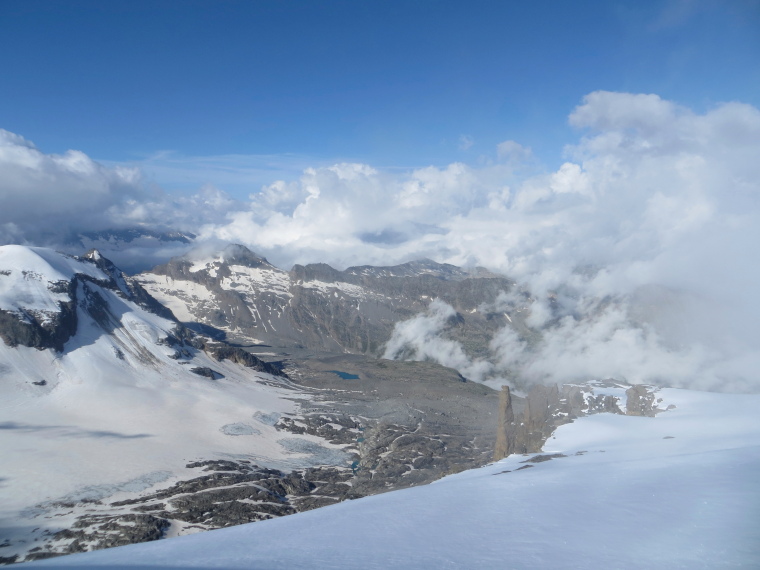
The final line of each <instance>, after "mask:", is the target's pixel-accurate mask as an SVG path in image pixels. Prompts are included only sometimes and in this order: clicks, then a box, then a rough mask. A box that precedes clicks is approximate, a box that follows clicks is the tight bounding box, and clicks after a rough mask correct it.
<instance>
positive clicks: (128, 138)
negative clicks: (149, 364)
mask: <svg viewBox="0 0 760 570" xmlns="http://www.w3.org/2000/svg"><path fill="white" fill-rule="evenodd" d="M0 49H1V50H2V53H3V54H4V55H3V57H2V60H0V61H1V62H2V63H0V76H2V78H3V79H2V83H3V88H2V89H0V127H2V128H5V129H6V130H9V131H11V132H14V133H17V134H20V135H22V136H24V137H25V138H27V139H28V140H31V141H33V142H34V143H35V144H36V145H37V146H38V147H39V148H40V149H41V150H43V151H44V152H49V153H61V152H64V151H66V150H67V149H70V148H73V149H77V150H81V151H83V152H85V153H86V154H88V155H89V156H91V157H93V158H95V159H98V160H104V161H119V162H121V161H127V162H129V161H141V160H145V159H146V158H148V157H156V156H159V157H161V156H174V157H175V158H176V157H213V156H222V155H259V156H260V158H259V159H257V160H256V161H255V163H256V164H257V165H258V166H260V167H261V169H262V170H263V173H257V174H256V175H255V176H254V178H255V177H256V176H259V177H261V179H262V180H261V181H262V182H267V180H264V178H266V177H267V176H268V173H267V169H271V170H272V171H273V173H272V176H274V177H276V175H278V174H280V173H281V171H282V172H287V171H288V170H289V169H290V170H293V171H294V172H295V171H300V169H302V168H303V167H304V166H306V165H308V164H320V163H322V162H324V163H332V162H336V161H361V162H366V163H370V164H372V165H374V166H377V167H381V168H393V167H419V166H426V165H437V166H443V165H446V164H448V163H451V162H453V161H463V162H465V163H476V162H477V160H478V159H479V157H481V156H483V155H492V154H493V153H494V149H495V145H496V144H497V143H499V142H501V141H504V140H516V141H518V142H519V143H520V144H522V145H524V146H528V147H531V148H532V149H533V152H534V154H535V155H536V156H537V157H538V158H539V159H540V160H541V161H542V162H543V163H544V164H546V165H547V166H549V167H552V168H553V167H556V166H558V165H559V164H560V159H561V153H562V148H563V146H564V145H565V144H567V143H568V142H572V140H573V139H574V138H575V135H574V134H573V133H572V132H571V130H570V128H569V127H568V126H567V116H568V114H569V113H570V112H571V111H572V109H573V108H574V107H575V106H576V105H578V104H579V103H580V101H581V99H582V97H583V96H584V95H586V94H587V93H590V92H592V91H595V90H600V89H602V90H609V91H625V92H633V93H656V94H658V95H660V96H661V97H662V98H664V99H668V100H673V101H676V102H678V103H680V104H683V105H686V106H687V107H690V108H692V109H694V110H695V111H704V110H705V109H709V108H710V107H712V106H714V105H715V104H717V103H719V102H725V101H733V100H738V101H743V102H747V103H751V104H754V105H758V103H760V4H759V3H758V2H756V1H753V0H746V1H745V0H732V1H717V0H715V1H712V0H693V1H690V0H667V1H644V2H642V1H614V0H613V1H579V2H564V1H546V0H542V1H537V2H510V1H479V0H475V1H467V2H461V1H459V2H454V1H448V0H425V1H419V0H407V1H397V0H388V1H382V2H380V1H378V2H369V1H356V0H352V1H337V0H336V1H324V2H315V1H295V0H293V1H274V0H272V1H251V2H237V1H224V0H220V1H216V2H211V1H196V0H186V1H182V2H167V1H157V2H156V1H154V2H145V1H140V0H129V1H122V0H109V1H108V2H93V1H75V0H74V1H67V2H57V1H40V0H21V1H18V0H3V1H2V2H0ZM162 152H163V153H172V154H164V155H161V154H158V153H162ZM185 167H186V168H187V166H185ZM173 175H176V172H175V173H173V174H172V173H164V174H158V176H159V179H161V178H162V177H163V180H161V181H163V182H164V183H165V184H167V185H168V186H169V187H172V186H178V187H181V186H182V184H181V180H180V181H179V184H175V183H176V182H177V180H174V181H173V180H170V178H172V176H173ZM201 177H202V175H201ZM196 182H197V181H196V180H194V179H192V178H190V179H188V181H187V186H188V188H185V189H186V190H190V189H192V188H191V187H193V186H197V184H196ZM208 182H211V183H215V184H216V185H218V186H220V187H224V180H219V181H214V180H208ZM228 190H229V191H232V192H238V193H240V191H241V189H240V188H238V187H236V186H235V184H234V183H232V182H230V188H229V189H228Z"/></svg>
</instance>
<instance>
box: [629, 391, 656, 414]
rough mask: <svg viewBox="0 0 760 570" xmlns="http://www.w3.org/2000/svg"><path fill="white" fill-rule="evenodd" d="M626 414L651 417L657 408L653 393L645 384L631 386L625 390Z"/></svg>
mask: <svg viewBox="0 0 760 570" xmlns="http://www.w3.org/2000/svg"><path fill="white" fill-rule="evenodd" d="M625 395H626V398H627V401H626V412H625V413H626V414H627V415H629V416H646V417H650V418H653V417H654V416H655V415H656V414H657V412H658V410H657V403H656V402H655V395H654V393H652V392H651V391H648V390H647V388H646V386H641V385H638V386H631V387H630V388H628V390H626V392H625Z"/></svg>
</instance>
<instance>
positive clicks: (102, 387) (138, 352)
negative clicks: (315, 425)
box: [0, 246, 343, 557]
mask: <svg viewBox="0 0 760 570" xmlns="http://www.w3.org/2000/svg"><path fill="white" fill-rule="evenodd" d="M76 273H84V274H87V275H89V276H90V277H93V278H95V279H98V280H103V281H105V280H107V276H106V275H105V274H103V273H102V272H101V271H100V270H99V269H97V267H95V266H94V265H93V264H91V263H87V262H84V261H79V260H76V259H74V258H71V257H65V256H62V255H59V254H57V253H55V252H52V251H50V250H45V249H38V248H26V247H21V246H5V247H1V248H0V308H4V309H5V310H9V311H13V312H16V311H32V310H35V311H38V312H40V311H47V312H50V313H52V312H54V311H57V310H60V309H59V306H58V302H59V301H67V300H68V296H67V295H64V294H62V293H58V292H56V291H57V289H56V288H55V287H54V288H53V290H51V288H50V284H55V283H58V282H64V283H68V282H69V280H70V279H71V278H72V277H73V276H74V275H75V274H76ZM88 287H89V289H90V290H91V291H93V292H97V293H98V295H99V296H100V298H101V299H102V301H103V303H105V305H107V309H108V314H109V315H111V316H112V317H113V319H117V320H118V326H116V324H115V323H114V326H113V327H110V328H104V326H103V325H102V324H98V323H97V322H95V320H94V319H93V318H92V316H91V315H90V314H89V313H88V312H87V311H85V310H84V309H83V308H82V306H81V305H79V306H78V308H77V311H78V313H77V314H78V319H77V320H78V325H77V332H76V335H74V336H72V337H71V338H70V339H69V340H68V341H67V342H66V344H65V347H64V350H63V351H62V352H60V353H59V352H55V351H53V350H49V349H48V350H37V349H35V348H29V347H25V346H18V347H15V348H12V347H9V346H7V345H6V344H5V343H4V342H2V341H0V545H4V546H0V557H2V556H9V555H11V554H13V552H11V550H14V549H17V548H19V547H21V546H23V547H24V548H26V549H28V548H30V547H32V546H34V544H33V542H30V541H32V540H33V538H30V537H34V536H38V535H39V534H37V535H35V534H34V533H35V532H36V531H35V530H33V529H36V530H37V531H40V532H43V531H45V530H46V529H51V530H52V531H53V532H55V531H56V530H60V529H61V528H66V527H67V526H68V525H70V524H72V523H73V521H74V518H75V517H76V516H78V515H82V514H83V512H82V509H83V508H84V507H82V506H81V505H79V506H77V507H76V508H75V509H74V510H72V509H69V508H68V507H62V506H61V505H66V504H68V503H77V502H82V501H90V502H94V501H101V500H104V501H105V502H106V503H110V502H112V501H118V500H122V499H125V498H130V497H134V496H135V495H136V494H137V493H140V492H141V491H145V490H147V489H149V488H152V487H155V486H156V485H163V486H168V485H170V484H172V483H173V482H175V481H177V480H178V479H180V478H185V479H186V478H188V477H189V475H188V473H187V469H186V468H185V465H186V464H187V463H188V462H191V461H196V460H199V459H201V460H204V459H220V458H227V459H229V458H233V459H246V460H250V461H253V462H254V463H256V464H258V465H261V466H266V467H274V468H278V469H285V470H290V469H293V468H296V467H304V466H311V465H313V464H314V463H315V462H316V463H321V462H323V461H324V457H325V456H326V455H327V456H329V457H331V458H333V459H335V458H337V461H338V462H340V460H341V459H343V457H342V455H341V452H340V451H339V450H338V449H337V448H335V446H330V444H328V443H326V442H324V441H323V440H319V439H318V438H316V437H314V436H310V435H307V434H304V435H294V434H289V435H287V436H285V435H283V434H282V433H280V432H279V431H277V430H276V429H275V427H274V426H273V422H271V421H269V422H263V421H258V420H257V417H264V418H269V417H279V415H280V414H283V413H295V412H296V410H297V404H296V403H295V402H294V401H293V399H294V398H295V397H297V396H298V395H299V392H298V391H297V390H294V389H293V387H292V386H289V385H288V382H287V381H286V380H283V379H278V378H273V377H270V376H269V375H266V374H261V373H258V372H254V371H252V370H250V369H246V368H244V367H242V366H240V365H238V364H234V363H232V362H230V361H228V360H224V361H222V362H218V361H216V360H215V359H213V358H211V357H210V356H209V355H207V354H206V353H205V352H203V351H201V350H195V349H192V350H190V351H186V352H187V354H186V355H185V356H178V355H177V354H175V349H174V348H172V347H170V346H168V345H167V344H166V343H165V342H163V339H166V337H167V335H169V334H170V333H171V332H172V331H173V329H174V328H175V326H176V323H174V322H171V321H169V320H166V319H164V318H162V317H159V316H157V315H155V314H152V313H149V312H147V311H145V310H143V309H142V308H141V307H139V306H138V305H136V304H135V303H133V302H131V301H129V300H128V299H125V298H124V297H122V296H120V295H118V294H117V293H116V292H114V291H111V290H108V289H105V288H103V287H100V286H99V285H97V284H95V283H89V285H88ZM80 299H81V297H80ZM22 316H23V315H22ZM193 367H209V368H213V370H214V371H216V372H218V373H219V374H220V378H218V379H217V380H214V381H212V380H209V379H207V378H203V377H200V376H198V375H196V374H193V373H192V372H191V369H192V368H193ZM85 507H86V505H85ZM5 541H10V543H11V544H12V546H10V545H8V544H5ZM24 545H25V546H24Z"/></svg>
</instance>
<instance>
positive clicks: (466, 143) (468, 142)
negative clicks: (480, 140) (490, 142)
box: [459, 135, 475, 150]
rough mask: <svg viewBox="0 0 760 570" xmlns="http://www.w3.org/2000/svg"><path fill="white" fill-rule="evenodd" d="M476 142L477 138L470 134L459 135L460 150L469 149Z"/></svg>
mask: <svg viewBox="0 0 760 570" xmlns="http://www.w3.org/2000/svg"><path fill="white" fill-rule="evenodd" d="M474 144H475V139H474V138H472V137H471V136H470V135H459V150H469V149H470V148H472V145H474Z"/></svg>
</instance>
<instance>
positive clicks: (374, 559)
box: [23, 389, 760, 570]
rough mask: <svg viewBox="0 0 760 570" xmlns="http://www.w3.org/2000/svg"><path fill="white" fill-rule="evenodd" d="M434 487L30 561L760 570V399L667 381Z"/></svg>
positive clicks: (120, 568) (127, 567)
mask: <svg viewBox="0 0 760 570" xmlns="http://www.w3.org/2000/svg"><path fill="white" fill-rule="evenodd" d="M658 397H660V398H662V399H663V400H664V402H663V403H664V404H666V405H668V406H675V408H674V409H670V410H669V411H667V412H664V413H661V414H658V415H657V416H656V417H635V416H623V415H615V414H600V415H594V416H590V417H585V418H581V419H578V420H576V421H575V422H574V423H571V424H567V425H564V426H562V427H560V428H559V429H558V430H557V431H556V432H555V434H554V436H553V437H552V438H551V439H550V440H549V441H548V442H547V443H546V445H545V447H544V451H543V452H542V453H540V454H536V455H528V456H522V455H513V456H510V457H509V458H507V459H504V460H502V461H499V462H497V463H494V464H492V465H489V466H487V467H483V468H481V469H476V470H471V471H466V472H463V473H460V474H457V475H452V476H450V477H447V478H445V479H442V480H441V481H439V482H436V483H434V484H432V485H427V486H424V487H418V488H414V489H407V490H403V491H396V492H393V493H388V494H385V495H379V496H374V497H367V498H364V499H360V500H357V501H349V502H345V503H341V504H339V505H335V506H331V507H326V508H324V509H319V510H316V511H311V512H308V513H301V514H297V515H294V516H291V517H285V518H281V519H276V520H272V521H264V522H261V523H255V524H251V525H243V526H239V527H236V528H231V529H224V530H218V531H211V532H208V533H204V534H200V535H193V536H187V537H182V538H178V539H176V540H170V541H159V542H153V543H148V544H139V545H133V546H127V547H123V548H116V549H111V550H107V551H100V552H93V553H87V554H81V555H73V556H69V557H63V558H57V559H54V560H49V561H43V562H39V563H33V564H30V565H28V566H27V565H23V567H24V568H26V567H29V568H38V567H39V568H112V569H114V570H136V569H138V568H151V569H158V568H167V569H168V568H175V569H185V568H188V569H189V568H203V569H210V568H225V569H237V568H240V569H244V568H245V569H248V568H267V569H272V570H275V569H288V570H292V569H299V568H303V569H306V568H309V569H312V568H315V569H317V568H318V569H336V570H338V569H340V570H342V569H345V568H362V569H367V570H380V569H388V568H410V569H431V570H432V569H439V568H461V569H469V568H514V569H528V568H560V569H565V568H568V569H569V568H620V569H633V568H658V569H663V570H665V569H667V570H671V569H673V568H683V569H695V568H704V569H715V568H758V567H760V546H758V545H760V488H759V487H758V485H757V474H758V473H760V446H759V445H758V441H760V422H758V421H757V409H758V407H759V406H760V396H758V395H731V394H714V393H704V392H694V391H687V390H675V389H664V390H661V391H660V392H659V393H658Z"/></svg>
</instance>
